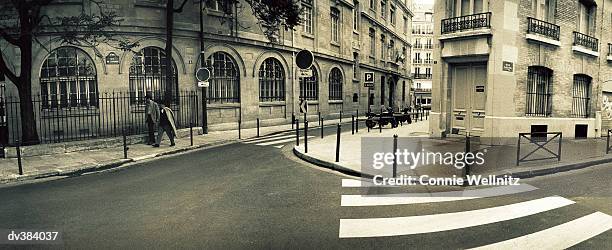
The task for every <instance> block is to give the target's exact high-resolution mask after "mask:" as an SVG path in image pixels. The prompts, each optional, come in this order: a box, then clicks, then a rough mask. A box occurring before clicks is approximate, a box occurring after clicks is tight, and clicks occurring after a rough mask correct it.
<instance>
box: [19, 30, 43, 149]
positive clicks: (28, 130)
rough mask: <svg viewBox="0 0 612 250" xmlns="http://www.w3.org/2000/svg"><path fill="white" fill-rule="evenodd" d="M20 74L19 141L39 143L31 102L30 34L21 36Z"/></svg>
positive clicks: (27, 143)
mask: <svg viewBox="0 0 612 250" xmlns="http://www.w3.org/2000/svg"><path fill="white" fill-rule="evenodd" d="M20 40H21V46H20V50H21V74H20V76H19V83H18V90H19V108H20V112H19V113H20V116H21V143H22V144H23V145H34V144H38V143H40V140H39V138H38V130H37V129H36V124H37V122H36V118H35V116H34V104H33V103H32V35H31V34H25V35H22V36H21V39H20Z"/></svg>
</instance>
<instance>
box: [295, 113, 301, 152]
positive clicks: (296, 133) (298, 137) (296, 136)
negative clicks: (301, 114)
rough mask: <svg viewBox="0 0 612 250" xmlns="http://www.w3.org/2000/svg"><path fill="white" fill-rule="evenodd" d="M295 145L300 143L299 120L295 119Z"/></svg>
mask: <svg viewBox="0 0 612 250" xmlns="http://www.w3.org/2000/svg"><path fill="white" fill-rule="evenodd" d="M295 145H296V146H299V145H300V120H299V119H296V120H295Z"/></svg>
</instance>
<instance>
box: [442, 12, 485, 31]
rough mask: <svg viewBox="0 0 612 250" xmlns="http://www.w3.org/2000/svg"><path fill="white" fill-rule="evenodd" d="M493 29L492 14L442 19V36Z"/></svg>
mask: <svg viewBox="0 0 612 250" xmlns="http://www.w3.org/2000/svg"><path fill="white" fill-rule="evenodd" d="M480 28H491V12H486V13H479V14H473V15H467V16H460V17H452V18H447V19H442V34H447V33H453V32H459V31H464V30H473V29H480Z"/></svg>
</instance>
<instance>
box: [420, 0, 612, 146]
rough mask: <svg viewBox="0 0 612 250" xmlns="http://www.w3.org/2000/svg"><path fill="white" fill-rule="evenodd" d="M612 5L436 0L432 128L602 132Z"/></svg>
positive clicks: (486, 132) (583, 0) (488, 132)
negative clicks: (603, 93)
mask: <svg viewBox="0 0 612 250" xmlns="http://www.w3.org/2000/svg"><path fill="white" fill-rule="evenodd" d="M611 11H612V2H611V1H609V0H578V1H576V0H503V1H486V0H440V1H436V4H435V7H434V20H435V22H436V24H440V25H439V26H436V29H435V31H434V33H435V37H436V40H435V42H436V43H437V44H435V48H436V49H435V50H434V60H435V61H438V63H437V64H435V65H434V76H433V90H432V95H433V105H432V113H431V124H430V132H431V134H432V135H444V134H451V133H460V134H463V133H469V134H471V135H480V136H486V137H516V136H517V133H519V132H536V131H548V132H562V133H563V135H564V137H597V136H599V135H600V134H601V133H602V132H603V130H605V129H606V128H605V122H604V123H602V115H601V110H602V91H604V89H603V87H604V85H605V84H604V82H606V81H607V80H609V79H610V72H612V62H611V58H610V56H609V55H610V54H611V53H610V49H611V46H610V43H612V32H611V28H610V27H611V26H612V23H611V22H612V20H611V17H612V15H611ZM602 124H604V127H602Z"/></svg>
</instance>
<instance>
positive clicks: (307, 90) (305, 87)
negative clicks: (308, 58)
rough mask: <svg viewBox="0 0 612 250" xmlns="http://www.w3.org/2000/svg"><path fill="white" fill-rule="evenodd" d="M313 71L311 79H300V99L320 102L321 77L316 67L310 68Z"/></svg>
mask: <svg viewBox="0 0 612 250" xmlns="http://www.w3.org/2000/svg"><path fill="white" fill-rule="evenodd" d="M310 69H311V70H312V76H311V77H300V99H305V100H313V101H316V100H319V75H318V73H317V69H316V68H315V67H310Z"/></svg>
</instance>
